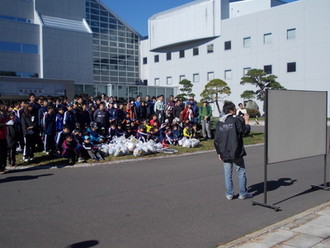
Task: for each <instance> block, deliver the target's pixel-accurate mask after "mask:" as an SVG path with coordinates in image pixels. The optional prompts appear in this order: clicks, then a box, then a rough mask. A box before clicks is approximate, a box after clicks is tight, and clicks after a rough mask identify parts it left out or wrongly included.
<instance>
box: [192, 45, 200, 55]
mask: <svg viewBox="0 0 330 248" xmlns="http://www.w3.org/2000/svg"><path fill="white" fill-rule="evenodd" d="M198 54H199V49H198V47H195V48H193V55H194V56H197V55H198Z"/></svg>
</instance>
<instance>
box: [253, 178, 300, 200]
mask: <svg viewBox="0 0 330 248" xmlns="http://www.w3.org/2000/svg"><path fill="white" fill-rule="evenodd" d="M296 181H297V180H295V179H291V178H280V179H278V180H271V181H267V191H273V190H276V189H278V188H280V187H283V186H291V185H293V184H294V182H296ZM248 191H249V192H250V193H251V194H253V195H254V196H257V195H260V194H262V193H264V182H261V183H257V184H253V185H251V186H250V187H249V188H248Z"/></svg>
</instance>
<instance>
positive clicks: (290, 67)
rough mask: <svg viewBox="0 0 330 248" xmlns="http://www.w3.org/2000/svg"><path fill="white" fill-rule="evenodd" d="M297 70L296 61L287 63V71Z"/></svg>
mask: <svg viewBox="0 0 330 248" xmlns="http://www.w3.org/2000/svg"><path fill="white" fill-rule="evenodd" d="M295 71H296V62H290V63H288V64H287V72H295Z"/></svg>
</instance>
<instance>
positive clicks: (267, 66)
mask: <svg viewBox="0 0 330 248" xmlns="http://www.w3.org/2000/svg"><path fill="white" fill-rule="evenodd" d="M264 72H266V73H267V74H272V65H265V66H264Z"/></svg>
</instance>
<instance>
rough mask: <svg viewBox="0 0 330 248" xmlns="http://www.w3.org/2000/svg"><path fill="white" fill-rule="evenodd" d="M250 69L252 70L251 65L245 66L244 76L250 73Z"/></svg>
mask: <svg viewBox="0 0 330 248" xmlns="http://www.w3.org/2000/svg"><path fill="white" fill-rule="evenodd" d="M249 70H251V67H245V68H243V77H244V76H245V75H246V74H247V73H248V71H249Z"/></svg>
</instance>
